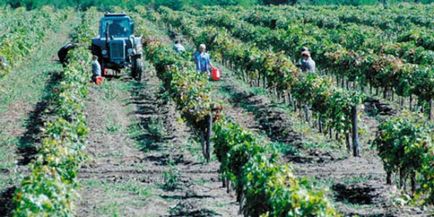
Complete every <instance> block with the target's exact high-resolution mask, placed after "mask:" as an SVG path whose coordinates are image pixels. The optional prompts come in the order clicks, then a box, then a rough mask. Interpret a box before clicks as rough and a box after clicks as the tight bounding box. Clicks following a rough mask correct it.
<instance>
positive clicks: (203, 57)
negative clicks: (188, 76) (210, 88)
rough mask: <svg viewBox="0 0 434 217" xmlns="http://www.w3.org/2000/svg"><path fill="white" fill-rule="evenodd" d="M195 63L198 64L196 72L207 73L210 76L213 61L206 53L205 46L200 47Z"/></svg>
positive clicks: (195, 56)
mask: <svg viewBox="0 0 434 217" xmlns="http://www.w3.org/2000/svg"><path fill="white" fill-rule="evenodd" d="M194 63H195V64H196V71H197V72H199V73H207V74H208V76H210V73H211V68H212V67H213V65H212V64H211V59H210V56H209V54H208V53H207V52H206V46H205V45H204V44H201V45H199V49H198V50H197V51H196V52H195V53H194Z"/></svg>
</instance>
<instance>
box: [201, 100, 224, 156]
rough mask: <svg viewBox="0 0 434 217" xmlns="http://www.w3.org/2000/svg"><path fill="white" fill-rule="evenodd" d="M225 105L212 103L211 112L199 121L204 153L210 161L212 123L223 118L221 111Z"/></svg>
mask: <svg viewBox="0 0 434 217" xmlns="http://www.w3.org/2000/svg"><path fill="white" fill-rule="evenodd" d="M222 110H223V107H222V106H221V105H211V112H210V114H209V115H206V116H205V117H204V118H203V119H202V120H201V121H200V122H199V123H198V125H199V129H200V137H201V140H202V141H201V142H202V153H203V155H204V156H205V159H207V161H209V160H210V159H211V150H210V144H211V141H210V140H211V134H212V123H213V122H215V121H218V120H219V119H220V118H221V112H222Z"/></svg>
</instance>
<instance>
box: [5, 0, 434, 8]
mask: <svg viewBox="0 0 434 217" xmlns="http://www.w3.org/2000/svg"><path fill="white" fill-rule="evenodd" d="M401 2H413V3H414V2H416V3H425V4H427V3H433V2H434V0H0V6H5V5H10V6H11V7H13V8H16V7H26V8H27V9H33V8H40V7H42V6H44V5H52V6H54V7H56V8H65V7H76V8H88V7H91V6H96V7H98V8H101V9H103V10H104V9H109V8H110V7H112V6H122V7H126V8H130V7H134V6H135V5H139V4H141V5H143V4H148V5H153V6H155V7H159V6H167V7H170V8H172V9H182V8H183V7H188V6H190V7H200V6H203V5H241V6H252V5H256V4H265V5H267V4H292V5H295V4H312V5H328V4H337V5H339V4H342V5H368V4H378V3H382V4H394V3H401Z"/></svg>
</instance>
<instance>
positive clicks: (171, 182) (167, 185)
mask: <svg viewBox="0 0 434 217" xmlns="http://www.w3.org/2000/svg"><path fill="white" fill-rule="evenodd" d="M180 178H181V177H180V173H179V170H178V169H177V168H176V166H175V165H174V164H173V163H170V165H169V169H168V170H167V171H164V173H163V180H164V182H163V185H162V188H163V189H164V190H166V191H174V190H176V189H177V188H178V187H179V185H180Z"/></svg>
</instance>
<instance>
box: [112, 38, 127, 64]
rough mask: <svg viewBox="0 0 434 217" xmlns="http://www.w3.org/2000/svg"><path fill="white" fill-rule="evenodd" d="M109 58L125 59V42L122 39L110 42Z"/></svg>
mask: <svg viewBox="0 0 434 217" xmlns="http://www.w3.org/2000/svg"><path fill="white" fill-rule="evenodd" d="M110 58H111V59H112V60H124V59H125V42H124V41H123V40H114V41H111V42H110Z"/></svg>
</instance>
